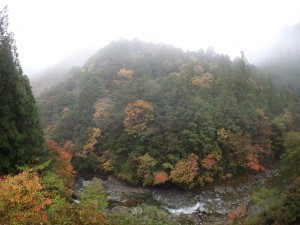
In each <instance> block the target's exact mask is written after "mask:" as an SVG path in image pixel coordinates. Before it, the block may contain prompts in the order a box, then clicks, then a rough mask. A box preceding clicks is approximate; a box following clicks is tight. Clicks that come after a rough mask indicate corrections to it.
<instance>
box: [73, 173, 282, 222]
mask: <svg viewBox="0 0 300 225" xmlns="http://www.w3.org/2000/svg"><path fill="white" fill-rule="evenodd" d="M277 176H278V167H273V168H270V169H268V170H266V171H262V172H260V173H258V174H253V175H251V176H248V177H247V179H246V180H244V181H243V182H241V183H235V184H232V183H231V182H224V183H221V184H217V185H210V186H208V187H206V188H205V189H203V190H199V189H197V190H196V189H195V190H192V191H185V190H178V189H175V188H171V189H164V188H155V187H136V186H132V185H130V184H127V183H126V182H124V181H122V180H119V179H117V178H115V177H113V176H109V177H108V178H107V179H106V180H104V181H103V183H102V185H103V188H104V190H105V191H106V193H107V199H108V201H109V208H110V210H111V211H120V213H122V210H123V211H124V210H125V211H126V212H127V213H128V212H129V213H130V210H131V211H134V210H135V209H136V208H137V207H138V206H139V210H142V209H143V207H145V206H156V207H158V208H159V209H160V210H163V211H165V212H168V214H169V215H170V217H178V216H180V215H187V216H188V217H190V218H191V219H193V220H194V221H195V223H196V224H224V223H225V221H227V219H228V214H229V213H230V212H232V211H234V210H236V209H238V208H241V207H242V208H243V210H247V212H248V213H252V214H253V213H257V211H258V209H256V208H255V207H254V206H252V205H251V198H250V196H251V192H252V190H253V189H255V188H257V187H258V186H260V185H263V184H265V183H266V182H268V181H270V180H272V179H273V178H275V177H277ZM97 179H99V178H93V179H92V180H86V179H83V178H79V179H78V180H77V182H76V191H80V190H81V189H82V188H84V187H85V186H87V185H89V184H90V183H91V182H93V180H94V181H95V180H97ZM141 206H142V207H141ZM125 211H124V212H125Z"/></svg>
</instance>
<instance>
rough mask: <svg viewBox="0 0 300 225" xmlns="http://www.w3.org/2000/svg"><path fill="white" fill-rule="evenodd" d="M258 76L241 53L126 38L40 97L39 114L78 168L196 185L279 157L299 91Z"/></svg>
mask: <svg viewBox="0 0 300 225" xmlns="http://www.w3.org/2000/svg"><path fill="white" fill-rule="evenodd" d="M259 74H261V72H260V71H258V70H257V68H255V67H254V66H252V65H249V64H248V63H247V60H246V58H245V56H244V55H243V53H242V54H241V58H239V59H236V60H234V61H231V60H230V58H229V57H228V56H226V55H219V54H217V53H215V51H214V50H213V49H208V50H207V51H203V50H201V51H198V52H183V51H182V50H180V49H177V48H174V47H172V46H168V45H162V44H152V43H143V42H140V41H137V40H135V41H125V40H123V41H118V42H113V43H111V44H110V45H109V46H107V47H105V48H103V49H101V50H100V51H99V52H98V53H96V54H95V55H94V56H93V57H92V58H90V59H89V60H88V61H87V63H86V64H85V65H84V66H83V67H82V68H80V69H76V70H73V71H71V74H70V76H69V77H68V79H66V80H65V81H64V82H62V83H60V84H58V85H56V86H54V87H53V88H51V89H50V90H48V91H46V92H44V93H42V94H41V96H40V98H39V105H40V112H41V116H42V120H43V124H44V126H45V128H46V129H47V132H48V136H49V137H50V138H51V139H53V140H55V141H57V142H58V143H60V145H63V146H64V147H65V148H67V149H69V151H70V152H72V153H73V156H74V160H73V163H74V165H75V166H76V168H77V170H78V171H81V172H91V171H93V172H95V171H97V172H99V171H101V172H109V173H113V174H115V175H117V176H118V177H120V178H122V179H125V180H127V181H129V182H131V183H134V184H137V183H141V184H143V185H159V184H162V183H166V182H171V183H174V184H177V185H179V186H182V187H189V188H191V187H194V186H195V185H203V184H205V183H211V182H213V181H214V180H224V179H229V178H231V177H232V176H234V175H236V174H239V173H243V172H245V171H248V170H250V171H251V170H253V171H260V170H264V169H265V167H266V165H268V163H269V162H270V160H272V159H274V158H276V157H277V156H278V155H280V154H281V151H282V140H281V137H282V134H283V133H284V132H286V131H287V130H288V129H289V128H291V127H292V126H297V125H298V124H297V123H296V122H297V121H299V119H298V117H299V114H297V113H296V109H297V108H298V107H299V100H298V98H297V97H298V96H297V94H296V93H295V92H292V91H291V90H289V89H288V88H287V87H285V86H280V85H278V84H276V83H274V82H273V81H272V80H270V79H269V78H266V77H265V76H260V75H259ZM295 121H296V122H295Z"/></svg>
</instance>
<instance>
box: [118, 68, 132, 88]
mask: <svg viewBox="0 0 300 225" xmlns="http://www.w3.org/2000/svg"><path fill="white" fill-rule="evenodd" d="M133 76H134V71H133V70H130V69H125V68H122V69H120V70H119V72H118V73H117V77H116V79H115V80H114V82H115V83H116V84H118V85H125V86H126V85H127V84H128V83H129V82H130V81H131V80H132V78H133Z"/></svg>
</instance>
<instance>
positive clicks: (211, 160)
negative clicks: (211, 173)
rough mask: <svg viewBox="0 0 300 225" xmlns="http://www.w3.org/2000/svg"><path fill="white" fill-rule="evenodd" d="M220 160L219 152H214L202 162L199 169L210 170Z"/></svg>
mask: <svg viewBox="0 0 300 225" xmlns="http://www.w3.org/2000/svg"><path fill="white" fill-rule="evenodd" d="M221 158H222V156H221V152H220V151H214V152H212V153H210V154H208V155H207V156H206V157H205V158H204V159H203V160H202V161H201V163H200V164H201V167H202V168H204V169H211V168H212V167H213V166H214V165H216V164H217V162H218V161H220V159H221Z"/></svg>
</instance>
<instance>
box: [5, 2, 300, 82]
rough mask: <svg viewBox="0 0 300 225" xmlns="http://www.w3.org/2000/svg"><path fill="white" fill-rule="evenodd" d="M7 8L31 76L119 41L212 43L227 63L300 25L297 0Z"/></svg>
mask: <svg viewBox="0 0 300 225" xmlns="http://www.w3.org/2000/svg"><path fill="white" fill-rule="evenodd" d="M4 5H7V6H8V9H9V21H10V27H9V28H10V30H11V31H12V32H13V33H14V34H15V39H16V42H17V47H18V52H19V57H20V60H21V64H22V67H23V69H24V71H25V73H27V74H28V75H29V76H32V75H33V74H35V73H36V72H37V71H39V70H41V69H43V68H46V67H48V66H50V65H52V64H55V63H57V62H59V61H61V60H63V59H65V58H67V57H69V56H70V55H72V54H73V53H75V52H78V51H79V50H82V49H99V48H100V47H102V46H104V45H107V44H109V43H110V42H111V41H113V40H118V39H120V38H125V39H133V38H138V39H140V40H143V41H152V42H159V43H166V44H171V45H174V46H176V47H179V48H182V49H183V50H199V49H201V48H203V49H206V48H208V47H209V46H212V47H214V49H215V50H216V51H217V52H219V53H225V54H228V55H230V56H231V57H232V58H233V57H235V56H238V55H239V53H240V51H241V50H243V51H244V52H245V53H246V56H247V55H255V54H253V53H255V52H258V51H259V50H260V49H263V48H264V47H265V46H267V45H268V44H269V43H270V42H272V41H274V40H273V39H274V37H275V36H276V35H277V33H278V32H280V30H281V29H282V28H283V27H285V26H291V25H294V24H296V23H297V22H299V21H300V14H299V9H300V1H299V0H285V1H281V0H280V1H276V0H275V1H274V0H272V1H271V0H266V1H258V0H252V1H241V0H227V1H224V0H214V1H208V0H206V1H202V0H188V1H186V0H185V1H184V0H173V1H167V0H152V1H146V0H109V1H108V0H51V1H50V0H48V1H46V0H44V1H41V0H26V1H25V0H24V1H21V0H1V1H0V7H1V8H3V6H4Z"/></svg>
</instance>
